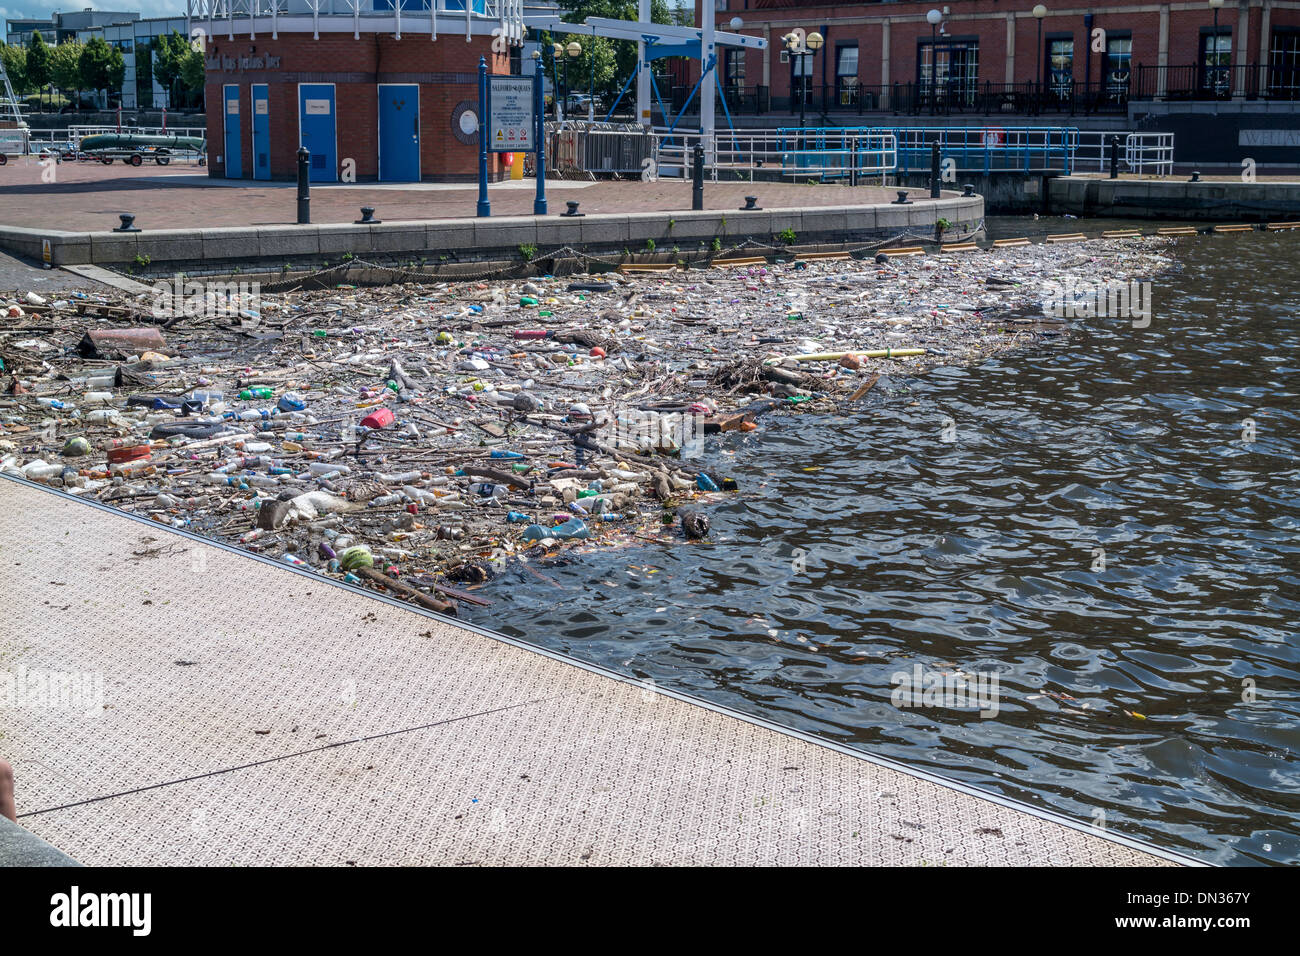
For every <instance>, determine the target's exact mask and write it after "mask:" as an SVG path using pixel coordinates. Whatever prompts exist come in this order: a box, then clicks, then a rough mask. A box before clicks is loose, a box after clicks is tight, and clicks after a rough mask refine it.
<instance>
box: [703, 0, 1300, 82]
mask: <svg viewBox="0 0 1300 956" xmlns="http://www.w3.org/2000/svg"><path fill="white" fill-rule="evenodd" d="M1037 2H1038V0H965V2H961V3H953V2H949V3H947V4H944V3H941V2H935V0H928V2H920V3H917V2H906V0H904V2H900V3H889V4H881V3H878V2H872V3H863V2H858V3H848V4H839V5H835V6H831V5H821V4H817V5H814V4H812V3H802V2H799V3H796V2H793V0H729V3H728V7H729V9H727V10H726V11H725V12H723V11H719V12H716V13H715V14H714V16H716V18H717V19H716V23H717V25H718V28H719V29H722V30H730V29H731V27H730V25H729V24H730V20H731V18H732V17H736V16H739V17H740V18H741V19H742V20H743V21H744V25H743V26H742V27H741V28H740V31H739V32H741V33H746V34H749V35H751V36H760V37H761V36H764V28H766V29H767V31H768V32H767V34H766V35H767V39H768V41H769V44H770V46H769V48H768V49H767V50H754V51H749V52H748V53H746V55H745V84H746V86H754V85H757V84H759V83H762V82H763V79H762V78H763V59H764V58H765V57H766V58H767V59H768V60H769V68H770V76H771V84H770V87H771V91H770V92H771V95H772V96H773V97H777V98H784V97H788V96H789V95H790V91H791V83H790V79H791V67H790V64H788V63H782V62H780V51H781V49H782V41H781V37H782V36H783V35H785V34H786V33H789V32H790V31H791V30H792V29H793V28H795V27H800V28H802V29H803V30H804V31H805V33H811V32H813V31H817V32H820V33H822V34H823V35H824V36H825V39H826V45H825V46H824V47H823V48H822V50H821V51H820V52H818V53H817V54H816V56H815V59H814V61H813V70H812V74H813V75H812V82H813V84H814V88H817V86H818V85H819V84H820V83H821V82H822V77H823V70H824V71H825V74H824V75H825V78H826V82H827V83H828V84H830V85H831V86H832V88H833V85H834V83H835V60H834V50H835V49H836V46H837V44H839V43H843V42H844V41H857V43H858V77H859V80H860V82H861V83H862V84H863V86H865V87H868V88H870V87H877V86H879V85H880V84H881V83H882V76H881V64H882V59H883V53H884V50H883V47H882V42H881V39H882V34H883V32H884V31H883V29H882V23H883V22H884V21H885V20H889V21H890V29H889V34H890V42H889V76H888V79H887V80H886V81H885V82H888V83H914V82H916V80H917V41H918V40H920V39H925V40H928V39H929V38H930V36H931V33H930V25H929V23H927V22H926V20H925V14H926V12H927V11H929V10H931V9H939V10H943V9H944V8H945V7H947V8H948V10H949V13H948V14H947V15H946V16H945V17H944V19H943V25H944V27H945V32H946V34H947V35H948V36H950V37H968V36H969V37H974V38H978V41H979V71H978V77H977V78H978V82H979V83H980V84H981V85H982V84H984V83H986V82H987V83H994V84H1000V83H1005V82H1006V81H1007V79H1008V77H1007V69H1006V56H1007V44H1006V38H1007V15H1008V13H1011V14H1015V18H1014V22H1015V56H1014V62H1013V64H1012V77H1011V79H1012V82H1016V83H1028V82H1032V81H1034V80H1035V79H1041V78H1042V77H1043V72H1045V71H1046V69H1047V67H1046V61H1047V54H1046V49H1045V47H1046V45H1047V42H1048V37H1049V35H1058V36H1059V35H1061V34H1069V35H1070V36H1072V37H1073V38H1074V79H1075V81H1076V82H1077V83H1082V82H1084V81H1086V80H1089V79H1090V80H1091V81H1092V82H1094V83H1095V82H1098V81H1100V80H1101V79H1102V76H1101V69H1102V67H1101V59H1102V56H1101V54H1098V53H1093V54H1092V56H1091V63H1090V64H1089V63H1088V59H1089V58H1088V56H1087V52H1086V51H1087V48H1088V45H1089V44H1088V41H1089V35H1088V30H1087V29H1086V28H1085V25H1084V15H1085V14H1088V13H1091V14H1092V15H1093V22H1092V26H1093V28H1098V27H1100V28H1102V29H1105V30H1107V31H1127V32H1129V33H1130V34H1131V36H1132V38H1133V58H1132V66H1133V68H1134V73H1135V74H1136V68H1137V67H1138V66H1139V65H1146V66H1156V65H1157V63H1158V58H1159V49H1160V13H1159V10H1158V9H1152V8H1153V7H1154V6H1155V5H1154V4H1152V3H1150V2H1143V0H1132V2H1128V0H1125V2H1111V3H1105V2H1103V3H1098V4H1083V3H1080V4H1070V7H1071V9H1069V10H1068V11H1064V12H1050V11H1051V8H1053V7H1056V8H1058V10H1059V9H1060V8H1061V7H1062V6H1063V4H1062V3H1061V2H1060V0H1057V2H1054V3H1053V2H1046V3H1045V5H1046V6H1047V7H1048V8H1049V13H1048V15H1047V16H1046V17H1044V18H1043V22H1042V36H1043V47H1044V49H1043V51H1042V56H1041V59H1040V57H1039V55H1038V54H1039V46H1038V23H1037V21H1036V20H1035V19H1034V18H1033V16H1031V15H1030V10H1031V9H1032V8H1033V7H1034V5H1035V4H1036V3H1037ZM1247 2H1248V4H1249V7H1248V12H1249V16H1248V29H1247V32H1246V35H1245V36H1237V35H1236V34H1237V32H1238V30H1237V27H1238V22H1237V20H1238V7H1237V5H1236V4H1235V3H1232V2H1229V3H1225V5H1224V6H1223V8H1222V9H1221V10H1220V11H1219V27H1220V29H1221V30H1227V29H1231V30H1232V31H1233V34H1234V37H1233V47H1234V57H1233V62H1234V63H1240V64H1254V63H1257V62H1258V61H1259V47H1260V29H1261V22H1262V11H1261V8H1260V6H1259V0H1247ZM1168 6H1169V11H1170V12H1169V44H1168V63H1169V65H1171V66H1191V65H1192V64H1195V63H1196V62H1197V60H1198V56H1199V50H1200V47H1199V44H1200V36H1201V28H1202V27H1207V28H1208V27H1210V26H1212V24H1213V22H1214V14H1213V11H1211V10H1210V8H1209V6H1208V4H1206V3H1204V2H1190V0H1188V2H1180V3H1173V4H1169V5H1168ZM702 7H703V9H705V10H708V11H712V9H713V7H712V2H711V0H708V2H706V3H704V4H701V2H700V0H696V16H697V17H698V16H700V15H701V13H700V11H701V8H702ZM697 22H698V21H697ZM1296 26H1300V9H1283V8H1279V7H1276V6H1275V7H1274V8H1273V10H1272V13H1271V24H1270V27H1271V28H1277V27H1296ZM828 54H829V55H828ZM1087 66H1090V70H1087V69H1086V67H1087ZM688 72H689V82H690V83H694V82H695V81H696V80H697V79H698V78H699V63H698V61H691V62H690V65H689V71H688Z"/></svg>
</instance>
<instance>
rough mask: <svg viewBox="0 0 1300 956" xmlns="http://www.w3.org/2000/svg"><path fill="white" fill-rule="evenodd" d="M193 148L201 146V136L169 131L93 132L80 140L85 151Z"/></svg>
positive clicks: (199, 148) (198, 148) (200, 147)
mask: <svg viewBox="0 0 1300 956" xmlns="http://www.w3.org/2000/svg"><path fill="white" fill-rule="evenodd" d="M150 147H152V148H153V149H193V150H201V149H202V148H203V137H201V136H175V135H172V134H169V133H95V134H93V135H91V136H85V137H83V138H82V140H81V150H82V152H86V153H93V152H97V151H98V150H101V149H147V148H150Z"/></svg>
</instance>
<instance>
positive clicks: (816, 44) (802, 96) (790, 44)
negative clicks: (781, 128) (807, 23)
mask: <svg viewBox="0 0 1300 956" xmlns="http://www.w3.org/2000/svg"><path fill="white" fill-rule="evenodd" d="M782 39H783V40H784V41H785V48H786V49H787V50H789V51H790V55H791V56H792V57H798V59H797V60H796V61H795V62H796V64H797V67H798V71H799V80H800V82H799V128H800V129H803V128H804V126H805V125H806V124H807V120H806V118H805V109H806V107H807V105H808V91H809V89H811V84H812V63H811V62H809V61H807V60H805V59H804V57H811V56H813V55H814V54H815V53H816V52H817V51H818V50H820V49H821V48H822V44H823V43H825V42H826V40H825V38H824V37H823V36H822V35H821V34H820V33H817V32H816V31H814V32H812V33H810V34H808V36H807V37H801V36H799V34H797V33H787V34H786V35H785V36H784V37H783V38H782Z"/></svg>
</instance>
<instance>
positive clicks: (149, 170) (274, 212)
mask: <svg viewBox="0 0 1300 956" xmlns="http://www.w3.org/2000/svg"><path fill="white" fill-rule="evenodd" d="M42 171H43V170H42V168H41V167H40V166H38V165H36V164H35V163H34V162H32V163H29V164H24V163H23V162H21V161H19V162H11V163H10V164H9V165H8V166H3V167H0V196H4V197H6V198H7V200H8V201H6V202H3V203H0V225H3V226H22V227H25V228H46V229H59V230H64V231H70V232H89V231H94V230H101V229H111V228H114V227H116V226H118V225H119V222H118V218H117V217H118V214H119V213H123V212H129V213H134V214H135V217H136V225H137V226H140V227H141V228H144V229H202V228H216V227H219V226H263V225H276V224H285V223H294V222H296V221H297V220H296V216H297V198H296V197H297V187H296V185H295V184H294V183H287V182H266V183H257V184H256V185H254V184H253V182H252V181H251V180H225V179H211V178H209V177H208V176H206V175H204V174H203V172H202V171H201V170H197V169H195V168H193V167H190V168H176V167H171V166H165V167H156V166H155V167H149V166H141V167H139V168H135V167H132V166H124V165H121V164H115V165H113V166H104V165H102V164H99V163H94V164H75V163H64V164H62V165H60V166H58V167H57V169H56V172H55V175H56V181H55V182H53V183H49V182H44V181H42V179H41V173H42ZM536 190H537V184H536V181H535V180H532V179H528V180H521V181H519V182H501V183H494V184H492V186H491V187H490V189H489V198H490V199H491V202H492V214H493V215H494V216H531V215H532V214H533V199H534V196H535V194H536ZM916 192H918V198H919V193H920V192H921V191H920V190H917V191H916ZM547 195H548V203H549V207H550V213H551V214H552V215H555V214H559V213H562V212H564V210H565V202H566V201H568V200H575V199H576V200H577V201H578V202H580V203H581V204H582V209H581V211H582V212H584V213H598V212H607V213H610V212H612V213H634V212H672V211H674V210H685V209H690V208H691V186H690V183H688V182H682V181H681V180H672V181H670V180H660V181H659V182H656V183H643V182H640V181H639V180H632V181H622V182H612V181H600V182H590V181H560V180H548V188H547ZM747 195H757V196H758V197H759V205H760V206H763V207H764V208H769V209H800V208H806V207H810V206H842V205H849V204H852V205H861V204H863V203H874V202H888V201H890V200H893V199H894V198H896V190H893V189H888V190H885V189H880V188H879V187H873V186H857V187H854V188H852V189H850V188H849V187H847V186H835V185H829V186H823V185H815V186H814V185H809V184H807V183H794V182H760V183H750V182H732V183H712V182H709V183H706V184H705V188H704V206H705V208H706V209H719V210H729V209H739V208H740V207H741V206H743V205H744V204H745V201H744V199H745V196H747ZM954 195H956V193H954ZM477 198H478V185H477V184H476V183H410V184H405V183H359V184H330V185H324V184H320V183H316V184H313V185H312V188H311V218H312V222H313V223H317V224H320V223H330V222H345V223H346V222H352V221H354V220H355V219H357V218H358V217H359V216H360V214H361V213H360V209H361V207H362V206H374V207H375V209H376V213H375V215H376V216H377V217H378V218H379V219H394V220H397V219H400V220H420V219H455V218H472V217H473V216H474V215H475V212H476V200H477Z"/></svg>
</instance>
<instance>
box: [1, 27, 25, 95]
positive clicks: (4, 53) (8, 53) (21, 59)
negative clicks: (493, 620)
mask: <svg viewBox="0 0 1300 956" xmlns="http://www.w3.org/2000/svg"><path fill="white" fill-rule="evenodd" d="M0 60H4V65H5V72H6V73H8V74H9V85H10V86H12V87H13V88H14V95H16V96H21V95H22V94H23V93H30V92H32V85H31V83H30V82H28V80H27V51H26V50H25V49H23V48H22V47H21V46H18V45H17V44H12V45H11V44H8V43H5V42H4V41H3V40H0Z"/></svg>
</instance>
